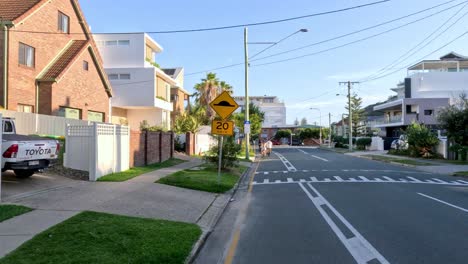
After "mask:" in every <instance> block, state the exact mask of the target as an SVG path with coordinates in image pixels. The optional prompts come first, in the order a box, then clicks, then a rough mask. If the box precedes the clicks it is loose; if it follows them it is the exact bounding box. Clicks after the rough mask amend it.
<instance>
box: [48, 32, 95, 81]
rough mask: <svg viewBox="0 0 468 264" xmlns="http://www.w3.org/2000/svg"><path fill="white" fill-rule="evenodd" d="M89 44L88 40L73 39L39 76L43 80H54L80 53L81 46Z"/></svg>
mask: <svg viewBox="0 0 468 264" xmlns="http://www.w3.org/2000/svg"><path fill="white" fill-rule="evenodd" d="M88 44H89V41H88V40H73V43H72V44H71V45H70V46H68V48H67V50H65V51H64V52H63V53H62V55H60V57H59V58H58V59H57V60H56V61H55V62H54V64H53V65H52V66H51V67H50V68H49V69H47V72H46V73H44V75H43V76H42V77H41V78H40V79H41V80H43V81H54V80H56V79H57V78H58V77H59V76H60V75H61V74H62V73H63V72H64V71H65V69H67V68H68V66H69V65H70V64H71V62H72V61H73V59H74V58H75V57H76V56H77V55H78V54H79V53H80V51H81V50H83V48H84V47H85V46H86V45H88Z"/></svg>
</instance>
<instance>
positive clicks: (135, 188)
mask: <svg viewBox="0 0 468 264" xmlns="http://www.w3.org/2000/svg"><path fill="white" fill-rule="evenodd" d="M201 163H202V161H201V160H200V159H192V158H191V159H190V160H189V161H188V162H185V163H181V164H178V165H176V166H173V167H169V168H164V169H160V170H156V171H153V172H150V173H147V174H144V175H140V176H138V177H135V178H133V179H131V180H129V181H126V182H84V181H74V182H73V183H72V184H70V185H67V186H63V187H60V188H55V189H51V190H50V191H47V192H40V193H31V194H30V195H23V196H21V197H13V199H6V200H4V201H3V202H4V203H11V204H19V205H24V206H28V207H30V208H33V209H35V210H34V211H32V212H29V213H26V214H23V215H20V216H17V217H14V218H12V219H8V220H6V221H3V222H1V223H0V258H1V257H3V256H4V255H5V254H8V253H9V252H11V251H12V250H14V249H15V248H17V247H18V246H20V245H21V244H22V243H24V242H25V241H27V240H29V239H31V238H32V237H33V236H35V235H36V234H38V233H40V232H42V231H44V230H46V229H48V228H50V227H51V226H53V225H56V224H57V223H60V222H62V221H64V220H66V219H68V218H70V217H72V216H74V215H76V214H78V213H79V212H81V211H96V212H105V213H113V214H120V215H128V216H136V217H146V218H157V219H166V220H173V221H181V222H188V223H196V224H198V225H199V226H200V227H201V228H202V230H203V231H204V232H206V231H207V230H210V229H211V228H212V226H213V225H214V224H215V222H216V219H217V218H218V217H219V214H220V213H221V212H222V210H224V207H225V206H226V204H227V203H228V202H229V198H230V195H229V194H223V195H217V194H213V193H208V192H201V191H195V190H189V189H183V188H178V187H173V186H168V185H163V184H157V183H154V182H155V181H156V180H158V179H160V178H162V177H164V176H167V175H169V174H172V173H174V172H177V171H180V170H184V169H188V168H191V167H195V166H198V165H200V164H201Z"/></svg>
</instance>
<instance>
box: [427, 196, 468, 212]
mask: <svg viewBox="0 0 468 264" xmlns="http://www.w3.org/2000/svg"><path fill="white" fill-rule="evenodd" d="M418 194H419V195H421V196H424V197H426V198H429V199H432V200H434V201H437V202H439V203H443V204H446V205H448V206H451V207H453V208H457V209H458V210H462V211H463V212H465V213H468V209H465V208H463V207H460V206H456V205H454V204H451V203H447V202H445V201H442V200H440V199H437V198H434V197H432V196H429V195H427V194H424V193H418Z"/></svg>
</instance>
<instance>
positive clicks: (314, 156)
mask: <svg viewBox="0 0 468 264" xmlns="http://www.w3.org/2000/svg"><path fill="white" fill-rule="evenodd" d="M297 150H299V151H300V152H302V153H304V154H306V155H310V156H311V157H313V158H316V159H319V160H321V161H325V162H328V160H327V159H324V158H322V157H319V156H316V155H312V154H310V153H307V152H305V151H304V150H302V149H297Z"/></svg>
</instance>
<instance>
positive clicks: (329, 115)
mask: <svg viewBox="0 0 468 264" xmlns="http://www.w3.org/2000/svg"><path fill="white" fill-rule="evenodd" d="M331 133H332V130H331V113H328V148H331Z"/></svg>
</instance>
